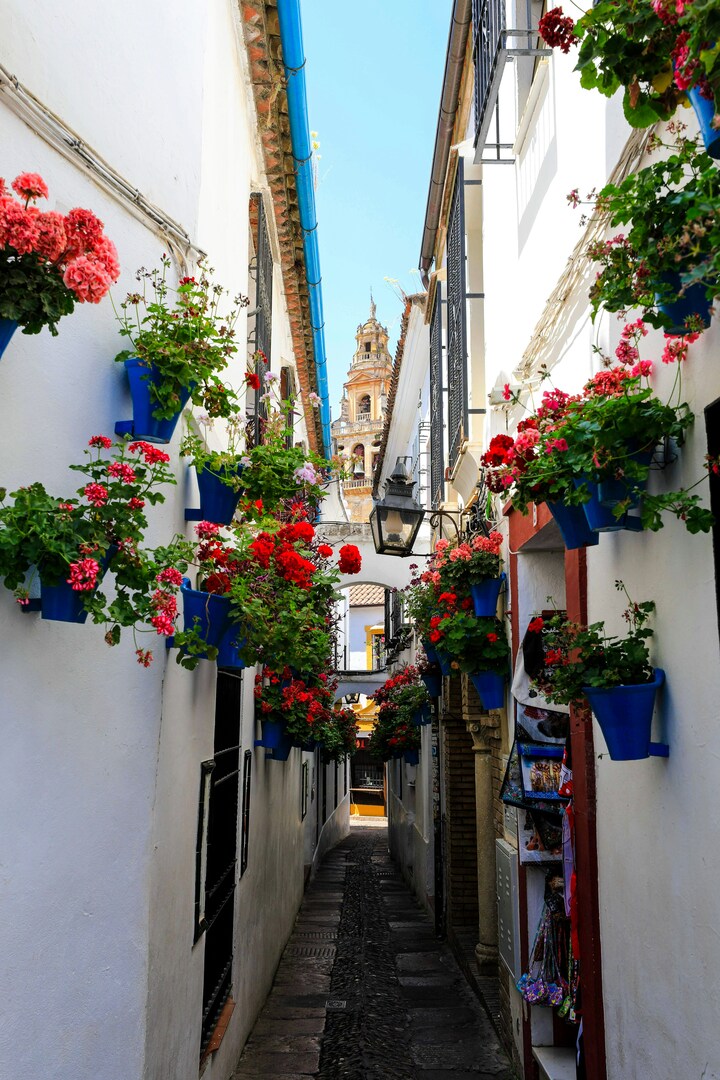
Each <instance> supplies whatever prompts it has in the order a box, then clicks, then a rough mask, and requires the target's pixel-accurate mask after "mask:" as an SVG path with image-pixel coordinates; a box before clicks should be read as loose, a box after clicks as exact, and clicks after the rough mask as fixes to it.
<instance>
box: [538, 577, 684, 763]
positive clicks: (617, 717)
mask: <svg viewBox="0 0 720 1080" xmlns="http://www.w3.org/2000/svg"><path fill="white" fill-rule="evenodd" d="M615 585H616V588H618V589H619V590H621V591H622V592H624V593H625V595H626V597H627V600H628V607H627V608H626V610H625V611H624V613H623V617H624V618H625V620H626V622H627V624H628V633H627V635H626V636H625V637H618V636H615V635H608V634H607V633H606V632H605V625H604V623H602V622H597V623H591V624H590V625H589V626H580V625H578V624H577V623H573V622H570V621H569V620H568V619H567V618H566V616H565V615H563V614H560V613H556V614H555V615H553V617H552V618H551V619H549V620H547V622H544V621H543V620H542V619H535V620H533V624H531V626H532V628H533V631H534V632H536V633H542V634H543V639H544V640H543V644H544V667H543V670H542V672H541V674H540V675H538V676H536V677H535V679H534V680H533V681H534V683H535V685H536V686H537V687H538V689H539V690H540V692H541V693H542V694H543V695H544V696H545V697H546V698H547V700H548V701H551V702H554V703H555V704H558V705H574V706H576V707H577V706H578V705H581V704H582V703H583V701H584V700H585V699H587V701H589V703H590V706H591V708H592V710H593V712H594V713H595V716H596V718H597V720H598V723H599V724H600V728H601V730H602V733H603V735H604V737H605V742H606V743H607V747H608V751H609V753H610V757H611V758H612V759H613V760H614V761H635V760H638V759H640V758H645V757H648V755H650V754H651V753H656V754H659V755H660V756H665V755H666V753H667V748H666V747H665V746H664V745H663V744H653V743H652V742H651V736H650V732H651V724H652V715H653V709H654V705H655V695H656V693H657V690H658V688H659V687H660V686H661V685H662V683H663V682H664V679H665V674H664V672H663V671H662V670H661V669H660V668H653V667H652V665H651V663H650V657H649V651H648V646H647V642H648V640H649V639H650V638H651V637H652V634H653V631H652V629H650V627H649V626H648V625H647V623H648V620H649V619H650V616H651V615H652V612H653V610H654V608H655V605H654V603H653V602H652V601H646V602H644V603H642V604H636V603H633V602H632V601H631V600H630V597H629V596H628V595H627V590H626V589H625V586H624V584H623V582H622V581H617V582H616V583H615Z"/></svg>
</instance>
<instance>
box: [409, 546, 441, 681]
mask: <svg viewBox="0 0 720 1080" xmlns="http://www.w3.org/2000/svg"><path fill="white" fill-rule="evenodd" d="M410 569H411V571H412V572H413V577H412V578H411V580H410V584H409V585H408V586H406V587H405V589H403V607H404V610H405V612H406V613H407V615H408V617H409V618H410V619H412V621H413V623H414V624H415V630H416V631H417V633H418V635H419V636H420V637H421V638H422V643H423V648H424V650H425V655H426V657H427V659H428V660H429V661H430V662H431V663H437V660H438V657H437V652H436V650H435V647H434V644H433V642H432V640H431V631H432V627H431V625H430V622H431V620H432V618H433V616H434V615H436V614H437V611H438V596H439V595H440V591H441V590H440V573H439V571H437V570H436V569H435V558H434V557H431V559H430V561H429V562H428V565H427V568H426V569H425V570H423V571H422V572H421V573H418V566H417V564H415V563H413V564H411V566H410Z"/></svg>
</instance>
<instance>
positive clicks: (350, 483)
mask: <svg viewBox="0 0 720 1080" xmlns="http://www.w3.org/2000/svg"><path fill="white" fill-rule="evenodd" d="M372 482H373V481H372V476H361V477H360V479H359V480H345V481H344V482H343V487H344V488H345V489H346V490H347V489H348V488H364V487H366V488H369V487H372Z"/></svg>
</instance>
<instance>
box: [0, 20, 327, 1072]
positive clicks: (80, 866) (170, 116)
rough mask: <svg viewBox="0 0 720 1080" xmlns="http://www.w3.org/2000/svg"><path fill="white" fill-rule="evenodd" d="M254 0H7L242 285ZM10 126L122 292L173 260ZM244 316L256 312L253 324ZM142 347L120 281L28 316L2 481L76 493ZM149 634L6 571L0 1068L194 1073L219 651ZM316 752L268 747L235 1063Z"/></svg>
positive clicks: (245, 744) (278, 337) (248, 899)
mask: <svg viewBox="0 0 720 1080" xmlns="http://www.w3.org/2000/svg"><path fill="white" fill-rule="evenodd" d="M235 18H236V15H235V6H234V5H233V4H232V3H230V2H229V0H211V2H210V3H208V4H206V5H202V6H198V5H197V4H194V3H190V2H189V0H181V3H180V4H179V5H178V4H173V5H171V4H169V3H168V2H167V0H163V2H161V3H159V4H155V5H151V6H149V7H148V5H147V4H143V3H140V0H128V2H127V3H125V4H123V5H122V6H121V7H118V8H117V9H113V10H111V9H107V8H106V7H102V8H100V7H98V6H97V5H93V4H91V3H89V2H85V0H80V2H79V3H77V4H76V5H74V8H73V12H72V18H71V19H68V18H67V13H65V14H64V15H61V13H60V12H59V11H58V10H57V8H56V5H54V4H53V3H51V2H50V0H38V2H37V3H36V4H34V5H33V6H32V8H28V7H27V5H23V4H21V3H19V2H15V0H10V3H9V5H8V10H7V11H6V13H5V18H4V33H3V42H2V46H1V47H0V61H1V62H2V63H3V64H4V65H5V67H6V68H8V69H9V70H10V71H11V72H12V73H13V74H14V75H16V76H17V78H18V79H19V80H20V81H21V82H22V83H24V84H25V85H26V86H27V87H28V88H29V89H30V90H31V91H32V92H33V93H34V94H35V95H36V96H37V97H38V98H40V100H41V101H43V102H44V103H45V104H46V105H47V106H48V107H49V108H50V109H51V110H52V111H53V112H55V113H57V114H58V115H59V116H60V117H61V118H62V119H63V120H64V121H65V122H66V123H67V124H68V125H70V126H71V127H72V128H74V129H75V130H76V131H77V133H78V135H79V136H80V137H81V138H82V139H83V140H84V141H85V142H86V143H87V144H88V145H89V146H90V147H92V148H93V149H94V150H96V151H97V152H98V153H99V154H100V155H102V156H103V157H104V158H105V159H106V160H107V161H108V162H109V163H110V164H111V165H112V166H113V167H114V168H116V169H117V170H118V171H119V172H121V173H122V174H123V175H124V176H125V177H126V178H127V179H128V181H129V182H130V183H131V184H132V186H133V187H136V188H138V189H139V190H140V191H141V192H142V193H143V194H144V195H145V196H146V197H147V198H148V199H150V200H152V201H154V202H155V203H157V204H158V205H159V206H160V207H161V208H162V209H163V210H164V211H165V212H166V213H167V214H168V215H169V216H171V217H173V218H176V219H177V220H178V221H179V222H180V223H181V225H182V226H183V227H184V228H185V229H186V231H187V232H188V234H189V235H190V237H191V238H192V240H193V241H194V242H195V243H196V244H198V245H199V246H200V247H202V248H204V249H205V250H207V251H208V252H209V254H210V262H211V265H213V266H215V268H216V270H217V277H218V279H219V280H220V281H221V282H222V283H223V284H224V285H226V286H227V287H228V288H229V289H230V290H231V292H237V291H242V292H247V291H248V272H247V266H248V250H249V245H248V197H249V194H250V192H251V191H253V190H258V189H260V190H262V189H263V187H264V186H265V185H264V178H263V171H262V167H261V163H260V158H259V155H258V150H257V139H256V132H255V119H254V111H253V108H252V96H251V90H250V87H249V84H248V81H247V77H246V72H245V68H244V63H245V60H244V50H243V47H242V44H241V39H240V38H239V37H238V32H237V28H236V25H235ZM138 27H142V33H139V32H138V29H137V28H138ZM69 73H71V74H69ZM0 147H2V149H1V150H0V175H3V176H5V177H6V178H7V179H8V180H11V179H12V178H13V177H14V176H15V175H16V174H17V173H19V172H21V171H26V170H30V171H37V172H39V173H40V174H41V175H42V176H43V177H44V178H45V179H46V181H47V183H48V185H49V187H50V192H51V198H50V201H49V203H47V204H45V205H46V208H49V209H59V210H61V211H67V210H68V209H69V208H71V207H73V206H86V207H88V208H90V209H92V210H93V211H94V212H95V213H97V214H98V215H99V217H100V218H101V219H102V220H103V221H104V222H105V226H106V232H107V234H108V236H110V237H111V239H112V240H113V241H114V242H115V244H116V245H117V248H118V252H119V256H120V261H121V264H122V270H123V274H122V278H121V280H120V282H119V283H118V285H117V286H116V287H115V288H114V290H113V294H114V296H115V298H116V301H117V300H120V299H122V297H123V296H124V294H125V292H126V291H128V290H129V289H131V288H132V287H133V282H134V271H135V269H136V268H137V267H139V266H142V265H145V266H148V267H151V266H155V265H157V264H158V260H159V257H160V255H161V253H162V252H163V251H164V250H165V244H164V242H163V241H162V239H160V238H159V237H158V236H156V235H155V234H154V233H153V232H152V231H150V229H149V228H148V227H146V225H145V224H144V223H142V222H141V221H139V220H138V219H137V217H136V216H135V215H134V214H132V213H131V212H130V210H129V208H128V207H127V206H125V205H123V204H122V203H120V202H118V201H116V200H115V199H114V198H112V197H110V196H108V195H107V194H105V193H104V192H103V191H102V190H101V189H100V188H99V187H97V186H96V185H95V184H94V183H93V181H92V179H91V177H90V175H89V174H88V173H87V172H86V170H85V169H84V168H82V167H81V166H79V165H75V164H73V163H70V162H68V161H66V160H65V159H64V158H63V157H61V156H60V155H59V154H57V153H56V152H55V151H54V150H53V149H51V148H50V147H49V146H47V145H46V144H45V143H44V142H43V141H42V140H41V139H40V138H39V137H38V136H37V135H35V134H34V133H33V132H32V131H31V130H30V129H29V128H28V127H27V126H26V125H25V124H24V123H22V122H21V121H20V120H19V119H18V118H17V117H16V116H14V115H13V114H12V113H11V111H10V110H9V109H8V108H7V107H6V105H5V104H4V102H3V99H2V98H0ZM268 205H269V204H268ZM273 242H274V241H273ZM276 256H277V250H276ZM246 333H247V326H246V319H245V316H242V317H241V319H240V321H239V323H238V327H237V335H238V339H239V340H240V341H241V342H242V341H244V340H245V337H246ZM123 347H124V341H123V339H121V338H119V336H118V334H117V328H116V323H115V320H114V317H113V312H112V307H111V304H110V302H109V300H107V299H106V300H105V301H104V302H103V303H102V304H101V305H99V306H97V307H96V306H91V305H79V306H78V307H77V308H76V311H75V313H74V314H73V315H72V316H70V317H68V318H66V319H64V320H63V321H62V322H61V324H60V334H59V336H58V337H57V338H55V339H53V338H51V336H50V334H49V333H47V332H43V333H42V334H40V335H39V336H37V337H27V336H23V335H21V334H19V333H17V334H16V335H15V337H14V339H13V341H12V343H11V345H10V346H9V348H8V349H7V351H6V353H5V355H4V357H3V360H2V365H1V367H0V380H1V383H2V393H1V394H0V430H1V431H2V435H1V436H0V484H2V486H5V487H7V488H8V490H10V491H12V490H14V489H15V488H16V487H17V486H19V485H21V484H25V483H29V482H32V481H35V480H40V481H42V482H43V483H44V484H45V485H46V486H47V487H48V489H49V490H50V491H51V492H55V493H57V494H62V493H67V494H71V493H72V492H73V491H74V490H75V488H76V487H77V485H78V478H77V476H76V475H75V474H73V473H71V472H70V471H69V469H68V464H69V463H70V462H77V461H79V460H81V459H82V452H83V449H84V447H85V446H86V444H87V440H88V438H89V437H90V436H91V435H93V434H98V433H103V434H110V435H112V433H113V427H114V423H115V421H116V420H119V419H127V418H129V416H130V402H129V395H128V393H127V390H126V385H125V376H124V373H123V370H122V368H121V367H120V366H119V365H115V364H114V363H113V357H114V355H115V354H116V353H117V352H118V351H119V350H120V349H121V348H123ZM281 358H282V359H283V360H284V361H286V362H289V361H292V359H293V352H292V345H291V338H290V333H289V327H288V322H287V316H286V310H285V304H284V299H283V294H282V286H281V279H280V275H279V271H278V270H276V275H275V295H274V318H273V354H272V362H273V366H275V367H276V369H277V367H278V366H279V361H280V359H281ZM244 366H245V355H244V351H243V350H241V352H240V354H239V358H238V359H237V360H236V361H235V363H234V364H233V367H232V369H231V372H230V378H231V381H233V382H234V383H235V385H236V386H238V387H239V386H240V385H241V382H242V373H243V371H244ZM303 434H304V431H303V430H301V431H300V432H299V436H300V437H302V435H303ZM179 437H180V428H179V429H178V433H177V434H176V436H175V437H174V439H173V442H172V444H171V446H170V447H169V449H170V452H171V454H172V456H173V463H174V467H175V469H176V474H177V476H178V481H179V483H178V487H177V489H174V490H172V491H170V492H169V493H168V500H167V502H166V503H165V505H164V506H162V507H156V508H154V509H153V510H152V512H151V515H150V517H151V529H150V534H149V540H150V542H152V543H160V542H164V541H166V540H167V539H169V537H170V536H172V534H173V533H174V532H176V531H183V530H185V529H189V528H191V526H186V524H185V522H184V507H185V505H186V498H185V488H186V476H187V469H186V467H185V466H184V464H182V463H181V462H180V460H179V459H178V455H177V447H178V442H179ZM188 535H190V533H189V532H188ZM141 643H142V645H143V646H145V645H153V646H157V647H156V657H157V659H156V661H155V664H154V665H153V667H152V668H150V669H149V670H148V671H145V670H143V669H141V668H140V667H139V666H138V665H137V664H136V662H135V657H134V648H135V646H134V643H133V641H132V636H131V635H125V637H124V640H123V642H122V643H121V644H120V645H119V646H118V647H117V648H115V649H113V650H109V649H108V648H107V646H106V645H105V644H104V642H103V638H102V631H101V629H100V628H97V627H93V626H92V625H91V624H88V625H85V626H74V625H67V624H62V623H52V622H43V621H42V620H40V619H39V617H38V616H37V615H23V614H21V613H20V611H19V609H18V607H17V605H16V604H15V603H14V601H13V599H12V596H11V595H10V594H9V593H8V592H6V591H5V590H2V591H0V672H1V677H2V687H3V690H2V700H1V701H0V716H2V719H3V734H4V738H3V747H4V752H3V766H4V767H3V775H4V781H3V784H2V790H1V794H0V818H1V819H2V821H3V822H4V823H5V825H4V827H3V835H2V841H0V850H1V852H2V855H1V859H2V865H3V873H2V878H1V882H0V894H1V897H0V906H1V907H2V911H3V921H2V926H3V929H2V930H1V931H0V938H1V939H2V940H1V941H0V950H1V951H2V955H3V958H4V965H3V975H2V977H1V978H0V987H1V988H2V991H3V1000H4V1002H5V1005H4V1007H3V1009H2V1011H1V1012H2V1015H1V1016H0V1075H2V1076H8V1077H10V1076H12V1077H13V1080H37V1077H39V1076H48V1077H50V1076H52V1077H53V1078H55V1080H97V1078H98V1077H103V1080H140V1078H147V1080H150V1078H152V1080H155V1078H157V1077H161V1076H172V1077H173V1080H186V1078H188V1080H189V1078H191V1077H194V1076H197V1062H198V1052H199V1042H200V1012H201V995H202V970H203V949H204V940H203V939H201V940H200V941H199V942H198V943H197V944H196V945H195V947H194V948H193V946H192V918H193V901H194V884H195V844H196V833H197V798H198V790H199V773H200V762H201V761H202V760H204V759H206V758H208V757H211V756H212V745H213V717H214V698H215V693H214V666H212V665H209V664H201V665H200V666H199V668H198V669H197V670H196V672H195V673H188V672H185V671H183V670H182V669H180V668H178V667H177V666H176V665H175V663H174V655H173V654H171V655H170V656H169V658H167V659H166V657H165V650H164V648H163V641H162V640H161V639H159V638H157V639H156V638H155V636H154V635H152V638H151V636H150V635H148V637H147V639H143V641H142V642H141ZM251 682H252V678H251V673H250V677H249V678H248V677H246V687H245V691H244V698H245V704H244V710H243V720H242V733H241V738H242V750H245V749H247V748H251V747H252V746H253V743H254V738H255V725H254V719H253V709H252V702H251ZM300 761H301V754H300V752H299V751H293V752H292V753H291V757H290V760H289V761H288V762H287V763H286V764H284V765H283V764H281V763H278V762H273V761H266V760H265V758H264V754H263V752H262V751H261V752H260V753H259V754H256V755H255V761H254V769H253V788H252V809H251V837H250V857H249V863H248V868H247V871H246V873H245V875H244V876H243V878H242V879H241V881H240V883H239V886H238V889H237V894H236V928H237V934H236V937H237V945H236V950H235V969H234V977H233V996H234V998H235V1000H236V1002H237V1006H236V1009H235V1012H234V1014H233V1018H232V1021H231V1025H230V1028H229V1031H228V1033H227V1035H226V1037H225V1040H224V1042H223V1044H222V1046H221V1049H220V1052H219V1053H218V1055H217V1056H216V1058H215V1059H214V1061H213V1062H212V1063H211V1065H210V1066H209V1068H208V1070H207V1071H206V1073H205V1076H206V1077H209V1078H210V1080H215V1078H217V1077H226V1076H228V1075H229V1073H230V1071H231V1069H232V1067H233V1066H234V1064H235V1061H236V1059H237V1056H238V1054H239V1051H240V1048H241V1046H242V1043H243V1041H244V1039H245V1037H246V1035H247V1032H248V1031H249V1029H250V1027H251V1025H252V1022H253V1020H254V1017H255V1015H256V1013H257V1012H258V1010H259V1008H260V1006H261V1004H262V1001H263V999H264V996H265V993H266V991H267V989H268V987H269V984H270V980H271V978H272V974H273V971H274V968H275V965H276V963H277V960H278V958H279V955H280V953H281V950H282V945H283V943H284V941H285V939H286V937H287V935H288V933H289V930H290V927H291V925H292V920H293V917H294V914H295V911H296V909H297V906H298V903H299V900H300V897H301V893H302V887H303V866H304V864H305V862H306V861H307V860H306V856H305V854H304V851H303V842H304V832H305V830H304V828H303V825H302V823H301V820H300ZM345 812H346V814H347V808H346V810H345ZM306 820H307V819H306ZM8 823H9V824H8ZM341 831H342V826H338V833H339V832H341ZM28 1030H31V1031H32V1032H33V1035H32V1038H31V1039H28V1038H27V1032H28Z"/></svg>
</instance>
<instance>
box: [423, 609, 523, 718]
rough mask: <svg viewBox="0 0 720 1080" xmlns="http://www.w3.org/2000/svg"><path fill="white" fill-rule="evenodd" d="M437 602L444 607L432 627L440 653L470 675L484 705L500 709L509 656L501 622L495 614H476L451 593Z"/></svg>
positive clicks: (503, 700) (452, 664)
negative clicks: (483, 616) (494, 616)
mask: <svg viewBox="0 0 720 1080" xmlns="http://www.w3.org/2000/svg"><path fill="white" fill-rule="evenodd" d="M443 597H445V599H443ZM441 602H442V603H443V608H444V610H443V613H442V614H441V615H439V616H436V617H435V618H436V619H437V622H436V624H435V627H434V628H433V633H434V634H436V635H438V637H437V647H438V651H439V653H440V655H441V657H447V658H448V659H449V661H450V667H451V669H455V670H458V671H464V672H466V673H467V674H468V675H469V676H470V680H471V682H472V684H473V686H474V687H475V689H476V690H477V692H478V694H479V695H480V698H481V700H482V703H483V706H484V708H486V709H501V708H502V707H503V705H504V704H505V679H506V677H507V674H508V670H509V660H510V646H509V645H508V640H507V634H506V633H505V628H504V626H503V624H502V623H501V622H500V620H499V619H495V618H480V619H479V618H477V616H475V615H474V614H471V613H470V611H469V610H468V609H467V608H466V607H463V603H464V602H462V601H461V602H458V600H457V597H455V595H454V594H443V596H442V597H441Z"/></svg>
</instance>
